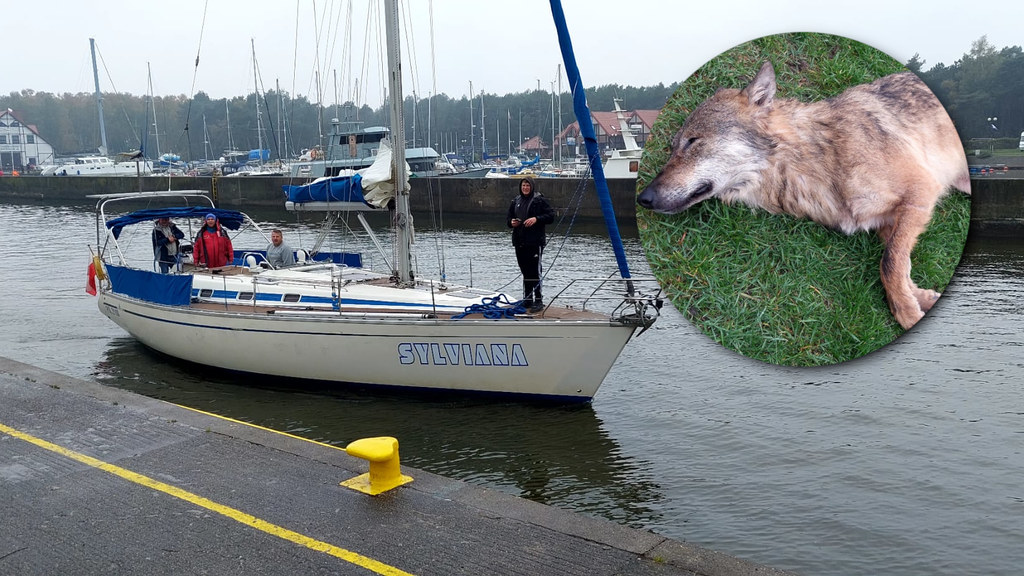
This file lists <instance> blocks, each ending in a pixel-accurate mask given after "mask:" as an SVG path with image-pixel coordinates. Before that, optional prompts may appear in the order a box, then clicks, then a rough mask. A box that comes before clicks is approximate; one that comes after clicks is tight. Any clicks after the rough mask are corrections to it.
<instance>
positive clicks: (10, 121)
mask: <svg viewBox="0 0 1024 576" xmlns="http://www.w3.org/2000/svg"><path fill="white" fill-rule="evenodd" d="M54 161H55V157H54V154H53V146H50V145H49V144H47V143H46V141H45V140H43V139H42V138H41V137H40V136H39V132H38V131H37V130H36V127H35V126H33V125H31V124H26V123H25V122H23V121H22V120H21V118H19V116H18V114H17V113H15V112H14V111H13V110H11V109H10V108H8V109H7V110H4V111H3V112H0V170H3V171H5V172H9V171H11V170H19V171H25V170H28V169H29V168H30V167H36V166H39V165H40V164H52V163H53V162H54Z"/></svg>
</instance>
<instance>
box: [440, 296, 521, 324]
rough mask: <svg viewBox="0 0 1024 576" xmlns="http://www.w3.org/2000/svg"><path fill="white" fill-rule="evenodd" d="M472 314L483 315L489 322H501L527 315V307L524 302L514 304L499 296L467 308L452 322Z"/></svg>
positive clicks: (454, 317)
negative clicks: (503, 319) (505, 319)
mask: <svg viewBox="0 0 1024 576" xmlns="http://www.w3.org/2000/svg"><path fill="white" fill-rule="evenodd" d="M471 314H481V315H483V317H484V318H487V319H488V320H501V319H502V318H515V317H516V315H517V314H526V307H525V306H523V301H522V300H518V301H516V302H512V301H511V300H509V299H508V296H506V295H505V294H498V295H497V296H493V297H490V298H483V299H481V300H480V304H473V305H472V306H466V310H465V312H463V313H462V314H458V315H456V316H452V320H460V319H462V318H465V317H466V316H469V315H471Z"/></svg>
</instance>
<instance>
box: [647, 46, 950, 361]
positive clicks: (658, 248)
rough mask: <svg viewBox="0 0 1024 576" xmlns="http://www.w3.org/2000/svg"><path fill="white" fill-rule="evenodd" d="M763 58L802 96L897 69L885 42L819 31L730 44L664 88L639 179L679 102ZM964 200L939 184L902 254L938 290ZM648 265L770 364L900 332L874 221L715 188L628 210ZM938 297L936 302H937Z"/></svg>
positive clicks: (672, 294) (865, 348) (677, 121)
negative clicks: (912, 244)
mask: <svg viewBox="0 0 1024 576" xmlns="http://www.w3.org/2000/svg"><path fill="white" fill-rule="evenodd" d="M765 60H771V61H772V63H773V65H774V67H775V71H776V75H777V77H778V84H779V92H778V95H777V97H784V98H797V99H800V100H804V101H810V100H819V99H822V98H827V97H829V96H833V95H835V94H838V93H840V92H842V91H843V90H845V89H846V88H847V87H849V86H851V85H854V84H860V83H864V82H870V81H871V80H874V79H875V78H878V77H880V76H884V75H887V74H890V73H893V72H897V71H900V70H902V69H903V67H902V66H901V65H900V64H899V63H898V62H896V61H895V60H893V59H891V58H889V57H888V56H886V55H885V54H883V53H881V52H879V51H877V50H875V49H873V48H870V47H868V46H865V45H864V44H860V43H858V42H855V41H853V40H849V39H846V38H840V37H837V36H831V35H825V34H785V35H776V36H770V37H766V38H761V39H758V40H755V41H753V42H748V43H746V44H743V45H741V46H738V47H736V48H734V49H732V50H730V51H729V52H726V53H725V54H723V55H721V56H719V57H718V58H716V59H714V60H712V61H711V62H709V63H707V64H706V65H704V66H703V67H702V68H700V69H699V70H698V71H697V72H696V73H695V74H694V75H693V76H691V77H690V78H689V79H688V80H687V81H686V82H684V83H683V84H682V85H681V86H680V88H679V90H677V92H676V93H675V94H674V95H673V96H672V98H670V99H669V101H668V103H667V104H666V105H665V108H664V109H663V110H662V113H661V115H660V116H659V117H658V120H657V122H656V123H655V125H654V130H653V132H652V135H651V138H650V139H649V140H648V142H647V145H646V146H645V148H644V157H643V161H642V162H641V171H640V177H639V179H638V190H642V189H643V188H644V187H645V186H646V185H647V183H648V182H649V181H650V180H651V179H652V178H653V176H654V175H655V174H656V173H657V171H658V170H659V169H660V167H661V166H662V165H663V164H664V162H665V160H666V159H667V157H668V152H669V142H670V140H671V137H672V136H673V135H674V134H675V132H676V130H678V128H679V127H680V126H681V125H682V123H683V121H684V120H685V119H686V116H687V114H689V111H690V110H693V109H694V108H695V107H696V106H697V105H698V104H700V102H702V101H703V100H704V99H706V98H707V97H709V96H711V95H712V94H713V93H714V91H715V90H716V89H717V88H719V87H722V86H728V87H735V88H742V87H743V86H745V85H746V84H747V83H748V82H749V81H750V79H752V78H753V77H754V75H755V74H756V73H757V70H758V68H760V66H761V63H762V62H764V61H765ZM969 218H970V201H969V199H968V198H967V197H966V196H964V195H962V194H953V195H950V196H947V197H946V198H945V199H944V201H943V202H942V203H941V204H940V205H939V206H938V207H937V208H936V211H935V216H934V217H933V218H932V223H931V226H930V227H929V228H928V231H927V232H926V233H925V234H923V235H922V236H921V238H920V241H919V242H918V245H917V248H916V249H915V251H914V253H913V255H912V262H913V278H914V281H915V282H916V283H917V284H918V285H919V286H921V287H923V288H931V289H934V290H938V291H940V292H941V291H942V290H943V289H944V288H945V286H946V285H947V284H948V283H949V280H950V278H951V277H952V275H953V272H954V270H955V268H956V265H957V263H958V262H959V260H960V255H961V253H962V251H963V246H964V242H965V241H966V237H967V227H968V223H969ZM637 221H638V224H639V229H640V237H641V240H642V242H643V245H644V248H645V251H646V253H647V258H648V260H649V261H650V263H651V268H652V270H653V271H654V273H655V275H656V276H657V277H658V279H659V281H660V282H661V284H662V286H663V287H664V288H665V290H666V293H667V294H668V296H669V298H670V299H671V300H672V302H673V303H674V304H675V305H676V307H677V308H678V309H679V310H680V311H681V312H682V313H683V314H685V315H686V316H687V318H689V319H690V321H691V322H693V323H694V324H695V325H696V326H697V327H699V328H700V329H701V330H702V331H703V332H704V333H705V334H707V335H709V336H710V337H711V338H713V339H714V340H716V341H717V342H719V343H721V344H722V345H724V346H726V347H727V348H730V349H732V350H735V351H737V352H739V353H741V354H743V355H745V356H749V357H751V358H756V359H758V360H762V361H765V362H770V363H772V364H782V365H790V366H818V365H827V364H835V363H838V362H843V361H846V360H850V359H853V358H857V357H860V356H863V355H865V354H868V353H870V352H872V351H874V350H877V349H878V348H880V347H882V346H884V345H886V344H888V343H890V342H892V341H893V340H894V339H895V338H897V337H898V336H899V335H900V334H902V333H903V330H902V328H901V327H900V326H899V324H897V323H896V321H895V319H894V318H893V317H892V314H891V313H890V312H889V307H888V304H887V303H886V300H885V292H884V290H883V288H882V285H881V280H880V279H879V261H880V260H881V256H882V250H883V246H882V243H881V241H880V240H879V239H878V237H877V235H876V234H874V233H859V234H854V235H852V236H846V235H843V234H841V233H838V232H834V231H832V230H829V229H826V228H824V227H823V226H821V225H819V224H815V223H813V222H809V221H806V220H797V219H795V218H793V217H790V216H785V215H781V216H772V215H769V214H767V213H766V212H763V211H754V210H752V209H750V208H747V207H745V206H738V205H734V206H727V205H725V204H724V203H722V202H720V201H718V200H711V201H708V202H703V203H701V204H698V205H697V206H695V207H693V208H691V209H689V210H687V211H685V212H683V213H681V214H676V215H671V216H666V215H660V214H655V213H653V212H649V211H646V210H639V211H638V215H637ZM940 305H941V304H940Z"/></svg>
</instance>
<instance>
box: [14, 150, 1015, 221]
mask: <svg viewBox="0 0 1024 576" xmlns="http://www.w3.org/2000/svg"><path fill="white" fill-rule="evenodd" d="M1022 162H1024V160H1022ZM1021 170H1022V168H1019V167H1016V166H1015V167H1014V169H1013V170H1010V171H1009V172H1008V173H1007V174H1003V173H1002V172H999V173H997V174H994V175H991V176H977V177H974V178H972V179H971V188H972V195H971V233H972V234H982V235H988V236H1011V237H1014V236H1019V235H1020V233H1021V230H1022V228H1024V178H1022V177H1021ZM410 182H411V184H412V191H411V193H410V196H409V201H410V205H411V207H412V210H413V211H415V212H419V213H432V212H434V213H436V211H437V210H438V208H439V207H443V209H444V212H445V213H446V214H461V215H470V216H480V215H483V216H486V217H487V218H491V219H494V218H499V219H500V215H502V214H504V213H505V211H507V210H508V204H509V202H510V201H511V199H512V198H514V197H515V194H516V191H517V188H516V186H517V182H518V180H516V179H514V178H506V179H494V178H413V179H412V180H411V181H410ZM297 183H299V182H297V181H295V180H293V179H290V178H275V177H249V178H218V179H216V180H214V179H213V178H209V177H174V178H158V177H146V178H143V179H141V181H140V180H138V179H136V178H123V177H114V176H111V177H103V176H90V177H73V176H22V177H18V178H11V177H4V178H0V201H4V202H24V201H30V202H48V203H68V204H76V203H86V202H87V203H89V204H92V203H93V201H92V200H90V199H87V198H86V196H87V195H89V194H107V193H115V192H133V191H137V190H139V189H140V188H142V189H144V190H147V191H153V190H169V189H173V190H206V191H209V192H210V193H211V195H212V197H213V198H214V200H215V201H216V202H217V204H218V205H219V206H221V207H223V208H233V209H239V210H243V211H244V210H250V209H252V208H254V207H266V208H283V206H284V193H283V191H282V189H281V187H282V186H283V185H288V184H297ZM537 188H538V190H540V192H541V193H542V194H544V196H545V197H546V198H547V199H548V202H550V203H551V205H552V206H553V207H554V208H555V210H556V211H557V212H559V213H569V214H577V215H578V216H579V217H580V218H585V219H600V218H602V214H601V205H600V202H599V201H598V200H597V195H596V192H595V190H594V181H593V180H588V181H584V182H582V183H581V182H580V181H579V180H575V179H568V178H564V179H563V178H544V179H539V180H537ZM608 189H609V193H610V194H611V199H612V205H613V207H614V209H615V213H616V216H617V218H618V219H619V222H620V223H621V224H622V225H625V226H631V227H635V226H636V181H635V180H624V179H612V180H609V181H608Z"/></svg>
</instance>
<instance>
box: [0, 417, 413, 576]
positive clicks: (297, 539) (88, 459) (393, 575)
mask: <svg viewBox="0 0 1024 576" xmlns="http://www.w3.org/2000/svg"><path fill="white" fill-rule="evenodd" d="M0 432H3V433H4V434H8V435H10V436H13V437H15V438H18V439H19V440H24V441H25V442H28V443H30V444H34V445H35V446H38V447H40V448H43V449H45V450H49V451H51V452H56V453H57V454H60V455H61V456H64V457H66V458H70V459H72V460H76V461H78V462H81V463H82V464H85V465H87V466H92V467H93V468H98V469H100V470H103V471H104V472H109V473H110V474H113V475H115V476H119V477H121V478H124V479H125V480H128V481H129V482H134V483H136V484H139V485H141V486H145V487H147V488H152V489H153V490H157V491H160V492H163V493H165V494H168V495H171V496H174V497H175V498H179V499H181V500H184V501H186V502H189V503H192V504H195V505H196V506H201V507H203V508H206V509H207V510H210V511H211V512H216V513H217V514H220V515H222V516H226V517H228V518H230V519H232V520H234V521H236V522H239V523H241V524H245V525H246V526H251V527H253V528H256V529H257V530H261V531H263V532H266V533H267V534H270V535H271V536H277V537H278V538H281V539H283V540H288V541H289V542H294V543H295V544H299V545H300V546H305V547H306V548H309V549H311V550H316V551H317V552H323V553H325V554H329V555H331V556H334V557H336V558H340V559H342V560H344V561H346V562H350V563H352V564H355V565H356V566H361V567H363V568H366V569H367V570H370V571H372V572H376V573H377V574H383V575H386V576H411V574H409V573H408V572H404V571H402V570H399V569H398V568H395V567H393V566H389V565H387V564H384V563H383V562H379V561H377V560H374V559H373V558H369V557H367V556H363V555H362V554H358V553H356V552H352V551H351V550H346V549H344V548H340V547H338V546H335V545H333V544H328V543H327V542H322V541H320V540H316V539H314V538H310V537H309V536H305V535H302V534H299V533H298V532H293V531H292V530H288V529H287V528H284V527H281V526H278V525H276V524H272V523H270V522H267V521H266V520H261V519H259V518H257V517H255V516H253V515H251V514H246V513H245V512H242V511H241V510H236V509H234V508H231V507H229V506H224V505H223V504H218V503H216V502H214V501H212V500H209V499H207V498H203V497H202V496H199V495H197V494H193V493H191V492H188V491H186V490H182V489H181V488H178V487H176V486H171V485H170V484H165V483H163V482H160V481H159V480H154V479H152V478H150V477H148V476H144V475H142V474H138V473H136V472H132V471H131V470H127V469H125V468H121V467H120V466H115V465H113V464H110V463H107V462H104V461H102V460H98V459H96V458H93V457H92V456H86V455H85V454H81V453H79V452H75V451H74V450H69V449H67V448H64V447H63V446H58V445H57V444H53V443H51V442H47V441H46V440H43V439H41V438H36V437H35V436H32V435H30V434H26V433H24V432H20V431H18V430H15V429H14V428H11V427H9V426H5V425H4V424H2V423H0Z"/></svg>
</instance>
